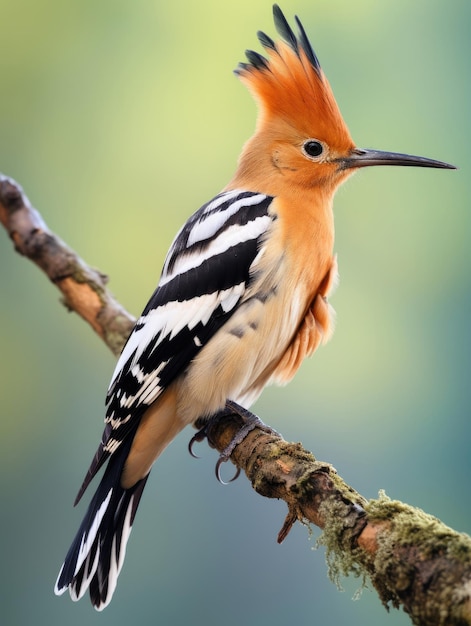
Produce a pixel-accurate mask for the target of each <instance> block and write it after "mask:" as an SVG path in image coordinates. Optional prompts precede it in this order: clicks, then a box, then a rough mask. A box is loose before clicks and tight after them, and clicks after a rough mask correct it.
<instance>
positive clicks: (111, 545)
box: [54, 446, 148, 611]
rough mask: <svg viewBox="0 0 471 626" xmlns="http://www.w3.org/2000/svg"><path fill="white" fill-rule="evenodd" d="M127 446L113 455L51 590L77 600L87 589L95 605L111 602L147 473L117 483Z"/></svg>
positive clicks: (100, 607)
mask: <svg viewBox="0 0 471 626" xmlns="http://www.w3.org/2000/svg"><path fill="white" fill-rule="evenodd" d="M127 447H128V446H123V449H122V450H121V449H120V450H119V451H117V452H116V454H114V455H113V456H112V457H111V458H110V461H109V463H108V466H107V468H106V471H105V473H104V475H103V478H102V480H101V482H100V484H99V486H98V489H97V490H96V493H95V495H94V496H93V498H92V501H91V502H90V505H89V507H88V510H87V512H86V514H85V517H84V519H83V521H82V524H81V525H80V528H79V530H78V532H77V535H76V536H75V539H74V541H73V542H72V545H71V547H70V549H69V551H68V553H67V556H66V557H65V561H64V564H63V566H62V568H61V570H60V572H59V576H58V578H57V582H56V585H55V587H54V592H55V593H56V594H57V595H61V594H63V593H64V592H65V591H66V590H67V589H68V590H69V593H70V597H71V598H72V600H79V599H80V598H81V597H82V596H83V595H84V594H85V593H86V591H87V589H89V591H90V598H91V601H92V604H93V605H94V607H95V608H96V609H97V610H99V611H101V610H102V609H104V608H105V606H106V605H107V604H108V603H109V602H110V600H111V598H112V595H113V592H114V590H115V588H116V583H117V580H118V575H119V573H120V571H121V568H122V566H123V562H124V556H125V553H126V543H127V541H128V539H129V534H130V532H131V528H132V524H133V521H134V517H135V515H136V511H137V507H138V505H139V501H140V499H141V496H142V492H143V490H144V487H145V484H146V482H147V478H148V476H145V477H144V478H143V479H141V480H140V481H138V482H137V483H136V484H135V485H133V486H132V487H131V488H129V489H123V488H122V487H121V485H120V478H121V473H122V470H123V466H124V462H125V459H126V456H127V453H128V450H126V448H127Z"/></svg>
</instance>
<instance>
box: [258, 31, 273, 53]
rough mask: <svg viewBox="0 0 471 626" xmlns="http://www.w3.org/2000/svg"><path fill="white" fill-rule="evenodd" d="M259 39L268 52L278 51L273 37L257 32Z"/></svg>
mask: <svg viewBox="0 0 471 626" xmlns="http://www.w3.org/2000/svg"><path fill="white" fill-rule="evenodd" d="M257 37H258V40H259V42H260V43H261V44H262V46H263V47H264V48H266V49H268V50H276V45H275V42H274V41H273V39H272V38H271V37H269V36H268V35H267V34H266V33H264V32H262V31H261V30H259V31H258V32H257Z"/></svg>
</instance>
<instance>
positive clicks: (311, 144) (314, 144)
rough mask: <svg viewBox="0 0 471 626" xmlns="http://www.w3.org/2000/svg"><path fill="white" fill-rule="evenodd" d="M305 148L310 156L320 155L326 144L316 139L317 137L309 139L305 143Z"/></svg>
mask: <svg viewBox="0 0 471 626" xmlns="http://www.w3.org/2000/svg"><path fill="white" fill-rule="evenodd" d="M303 150H304V152H305V153H306V155H307V156H309V157H318V156H320V155H321V154H322V153H323V151H324V146H323V145H322V144H321V142H320V141H316V140H315V139H308V140H307V141H306V142H305V143H304V144H303Z"/></svg>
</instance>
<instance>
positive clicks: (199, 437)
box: [188, 426, 208, 459]
mask: <svg viewBox="0 0 471 626" xmlns="http://www.w3.org/2000/svg"><path fill="white" fill-rule="evenodd" d="M207 436H208V433H207V426H203V428H201V429H200V430H199V431H198V432H197V433H195V434H194V435H193V437H192V438H191V439H190V442H189V443H188V452H189V453H190V454H191V456H192V457H193V458H194V459H199V458H201V457H199V456H198V455H197V454H195V453H194V452H193V446H194V445H195V443H200V442H201V441H204V440H205V439H206V437H207Z"/></svg>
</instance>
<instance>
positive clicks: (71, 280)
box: [0, 175, 471, 626]
mask: <svg viewBox="0 0 471 626" xmlns="http://www.w3.org/2000/svg"><path fill="white" fill-rule="evenodd" d="M0 221H1V223H2V224H3V226H4V227H5V229H6V231H7V232H8V234H9V235H10V237H11V239H12V240H13V243H14V246H15V249H16V250H17V251H18V252H19V253H20V254H22V255H24V256H25V257H27V258H29V259H30V260H32V261H34V263H36V264H37V265H38V266H39V267H40V268H41V269H42V270H43V271H44V272H45V273H46V275H47V276H48V277H49V279H50V280H51V281H52V282H53V283H54V284H55V285H56V286H57V287H58V288H59V289H60V291H61V292H62V294H63V301H64V304H65V305H66V306H67V308H68V309H69V310H71V311H75V312H76V313H78V314H79V315H80V316H81V317H83V318H84V319H85V320H86V321H87V322H88V323H89V324H90V325H91V326H92V328H93V329H94V330H95V331H96V332H97V333H98V335H99V336H100V337H101V338H102V339H103V341H105V343H106V345H107V346H108V347H109V348H110V349H111V350H112V352H113V353H114V354H118V353H119V352H120V350H121V348H122V346H123V345H124V342H125V341H126V339H127V337H128V335H129V332H130V330H131V328H132V326H133V324H134V321H135V319H134V318H133V316H132V315H130V314H129V313H128V312H127V311H126V310H125V309H123V307H121V305H120V304H119V303H118V302H117V301H116V300H115V299H114V298H113V296H112V295H111V294H110V293H109V291H108V290H107V288H106V277H105V276H104V275H103V274H101V272H99V271H97V270H94V269H91V268H90V267H88V266H87V265H86V264H85V263H84V262H83V261H82V260H81V259H80V257H78V256H77V254H76V253H75V252H74V251H73V250H71V249H70V248H69V247H68V246H67V245H66V244H65V243H64V242H62V241H61V240H60V239H59V238H58V237H57V236H56V235H54V233H52V232H51V231H50V230H49V229H48V227H47V226H46V224H45V222H44V221H43V219H42V217H41V216H40V214H39V213H38V212H37V211H36V210H35V209H34V208H33V207H32V206H31V204H30V202H29V200H28V198H27V197H26V196H25V194H24V193H23V191H22V189H21V187H20V186H19V185H18V184H17V183H16V182H15V181H13V180H12V179H10V178H7V177H5V176H2V175H0ZM242 424H243V418H242V417H241V416H239V415H235V414H228V413H227V412H225V413H224V414H221V415H220V416H219V417H218V419H217V420H214V421H212V422H211V423H210V426H209V428H208V431H207V435H208V441H209V442H210V444H211V445H212V446H214V447H215V448H217V449H218V450H219V451H222V450H224V448H225V447H226V446H227V444H228V443H229V441H230V440H231V439H232V437H233V436H234V434H235V433H236V432H237V431H238V430H239V429H240V427H241V425H242ZM231 461H232V462H233V463H234V464H235V465H236V466H237V467H238V468H240V469H242V470H243V471H245V473H246V475H247V477H248V479H249V480H250V482H251V484H252V486H253V488H254V489H255V490H256V491H257V492H258V493H259V494H261V495H263V496H265V497H268V498H281V499H283V500H285V501H286V503H287V505H288V515H287V517H286V520H285V522H284V524H283V527H282V529H281V531H280V534H279V536H278V540H279V541H282V540H283V539H284V538H285V537H286V535H287V534H288V532H289V530H290V528H291V526H292V525H293V524H294V523H295V521H297V520H299V521H301V522H303V523H309V522H312V523H313V524H315V525H317V526H318V527H319V528H321V529H322V530H323V533H322V535H321V539H320V541H321V543H323V544H325V546H326V547H327V560H328V565H329V573H330V576H331V578H332V579H334V580H335V579H338V577H339V576H340V575H348V574H354V575H356V576H363V577H365V578H369V579H370V580H371V582H372V584H373V586H374V587H375V588H376V590H377V592H378V594H379V596H380V598H381V600H382V602H383V603H384V605H385V606H391V605H392V606H393V607H400V606H402V607H403V609H404V610H405V611H406V612H407V613H408V614H409V615H410V617H411V620H412V622H413V623H414V624H417V625H420V626H432V625H433V626H445V625H446V626H454V625H456V626H458V625H459V626H464V625H471V538H470V537H469V536H468V535H465V534H462V533H458V532H456V531H454V530H452V529H450V528H448V527H447V526H445V525H444V524H443V523H442V522H440V521H439V520H438V519H436V518H435V517H432V516H431V515H427V514H426V513H424V512H423V511H421V510H420V509H417V508H414V507H411V506H408V505H406V504H403V503H401V502H397V501H392V500H390V499H389V498H387V497H386V496H385V495H384V494H380V497H379V498H378V499H377V500H370V501H367V500H366V499H365V498H364V497H363V496H361V495H360V494H359V493H357V492H356V491H355V490H354V489H352V488H351V487H350V486H348V485H347V484H346V483H345V482H344V481H343V479H342V478H340V476H339V475H338V474H337V472H336V471H335V469H334V468H333V467H332V466H331V465H330V464H328V463H323V462H320V461H317V460H316V459H315V458H314V456H313V455H312V454H311V453H310V452H307V451H306V450H304V448H303V447H302V446H301V444H293V443H288V442H286V441H284V440H283V439H282V438H281V437H280V436H278V435H276V434H272V433H270V434H269V433H267V432H265V431H263V430H260V429H257V428H256V429H254V430H253V431H252V432H251V433H249V435H248V436H247V437H246V439H245V440H244V441H243V442H242V443H241V444H239V445H238V446H237V447H236V449H235V450H234V452H233V454H232V456H231Z"/></svg>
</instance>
